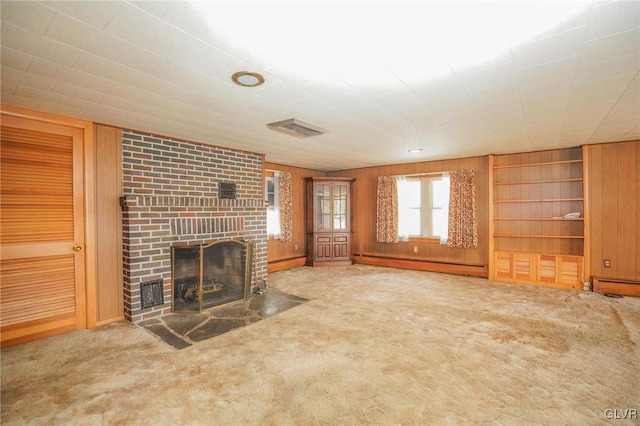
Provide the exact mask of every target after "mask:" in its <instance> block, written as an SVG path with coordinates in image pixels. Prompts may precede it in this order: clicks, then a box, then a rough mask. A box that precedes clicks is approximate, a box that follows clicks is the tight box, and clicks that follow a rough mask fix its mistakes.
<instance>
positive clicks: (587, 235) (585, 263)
mask: <svg viewBox="0 0 640 426" xmlns="http://www.w3.org/2000/svg"><path fill="white" fill-rule="evenodd" d="M589 153H590V149H589V148H588V147H587V146H586V145H583V146H582V197H583V198H584V200H583V202H582V216H583V218H584V224H583V227H584V249H583V260H582V267H583V269H582V282H586V281H589V280H590V278H591V221H590V216H591V206H590V205H589V200H590V197H591V180H590V176H589V173H591V169H590V167H589V166H590V155H589Z"/></svg>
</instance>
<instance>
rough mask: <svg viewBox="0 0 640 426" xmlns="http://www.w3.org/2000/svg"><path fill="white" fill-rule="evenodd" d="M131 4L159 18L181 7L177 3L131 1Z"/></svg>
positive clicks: (143, 0) (146, 0)
mask: <svg viewBox="0 0 640 426" xmlns="http://www.w3.org/2000/svg"><path fill="white" fill-rule="evenodd" d="M129 3H131V4H132V5H134V6H135V7H138V8H140V9H142V10H144V11H145V12H147V13H150V14H151V15H154V16H157V17H158V18H161V17H162V16H164V15H166V14H167V13H169V12H171V11H172V10H173V9H175V8H176V7H178V5H179V2H176V1H148V0H142V1H139V0H129Z"/></svg>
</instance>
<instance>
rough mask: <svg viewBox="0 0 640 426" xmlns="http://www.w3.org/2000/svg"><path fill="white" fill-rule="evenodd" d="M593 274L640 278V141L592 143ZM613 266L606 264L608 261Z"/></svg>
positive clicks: (589, 161)
mask: <svg viewBox="0 0 640 426" xmlns="http://www.w3.org/2000/svg"><path fill="white" fill-rule="evenodd" d="M586 149H587V152H588V191H589V196H590V197H589V203H590V208H589V211H590V228H591V230H590V233H589V235H590V237H591V267H590V271H589V272H590V275H591V276H597V277H606V278H619V279H628V280H640V196H639V195H638V193H639V192H640V141H631V142H618V143H608V144H597V145H588V146H587V147H586ZM605 259H608V260H610V261H611V267H609V268H605V267H604V260H605Z"/></svg>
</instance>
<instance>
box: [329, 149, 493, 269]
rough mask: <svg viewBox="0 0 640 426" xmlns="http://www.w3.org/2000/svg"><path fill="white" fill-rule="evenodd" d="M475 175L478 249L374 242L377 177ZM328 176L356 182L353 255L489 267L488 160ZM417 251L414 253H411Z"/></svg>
mask: <svg viewBox="0 0 640 426" xmlns="http://www.w3.org/2000/svg"><path fill="white" fill-rule="evenodd" d="M470 169H474V170H475V171H476V197H477V198H476V205H477V209H478V214H477V219H478V247H476V248H469V249H460V248H449V247H447V246H446V245H441V244H438V243H429V242H413V241H410V242H399V243H378V242H376V240H375V238H376V190H377V181H378V180H377V179H378V176H394V175H405V174H417V173H436V172H447V171H459V170H470ZM329 175H330V176H346V177H354V178H356V179H357V180H356V182H355V183H354V186H353V198H352V203H353V229H354V247H353V251H354V254H355V255H356V256H357V255H367V256H377V257H384V258H391V259H412V260H421V261H430V262H446V263H455V264H462V265H478V266H484V265H487V264H488V238H489V230H488V223H489V220H488V209H489V191H488V157H472V158H463V159H455V160H445V161H431V162H421V163H411V164H398V165H389V166H379V167H367V168H362V169H353V170H344V171H340V172H331V173H329ZM414 247H417V253H416V252H414Z"/></svg>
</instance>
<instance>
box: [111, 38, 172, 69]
mask: <svg viewBox="0 0 640 426" xmlns="http://www.w3.org/2000/svg"><path fill="white" fill-rule="evenodd" d="M116 61H117V62H119V63H120V64H122V65H126V66H128V67H131V68H135V69H137V70H138V71H142V72H152V71H153V70H155V69H156V68H157V67H158V66H159V65H160V64H161V63H162V62H164V61H166V59H165V58H162V57H161V56H158V55H156V54H154V53H151V52H149V51H147V50H145V49H142V48H140V47H137V46H134V45H129V46H128V48H127V50H125V51H124V53H122V54H121V55H120V56H118V57H117V58H116Z"/></svg>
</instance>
